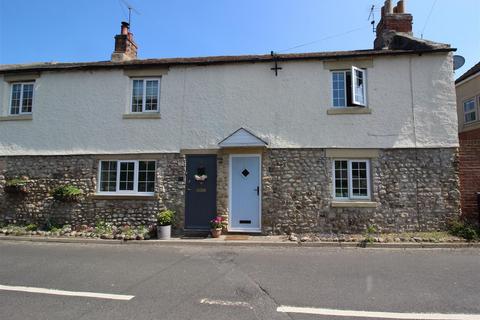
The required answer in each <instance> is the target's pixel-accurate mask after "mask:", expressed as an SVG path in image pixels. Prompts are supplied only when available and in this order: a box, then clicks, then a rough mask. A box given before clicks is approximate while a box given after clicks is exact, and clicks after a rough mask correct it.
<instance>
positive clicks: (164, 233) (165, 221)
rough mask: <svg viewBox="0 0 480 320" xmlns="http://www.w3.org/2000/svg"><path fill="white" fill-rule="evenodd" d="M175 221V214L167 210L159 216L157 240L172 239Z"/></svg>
mask: <svg viewBox="0 0 480 320" xmlns="http://www.w3.org/2000/svg"><path fill="white" fill-rule="evenodd" d="M174 221H175V212H173V211H171V210H165V211H162V212H159V213H158V214H157V238H158V239H160V240H168V239H170V235H171V233H172V224H173V223H174Z"/></svg>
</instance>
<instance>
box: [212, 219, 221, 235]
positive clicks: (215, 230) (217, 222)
mask: <svg viewBox="0 0 480 320" xmlns="http://www.w3.org/2000/svg"><path fill="white" fill-rule="evenodd" d="M222 228H223V218H222V217H220V216H217V217H216V218H215V219H213V220H210V233H211V234H212V238H218V237H220V235H221V234H222Z"/></svg>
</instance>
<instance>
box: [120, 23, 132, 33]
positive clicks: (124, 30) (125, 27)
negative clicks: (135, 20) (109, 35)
mask: <svg viewBox="0 0 480 320" xmlns="http://www.w3.org/2000/svg"><path fill="white" fill-rule="evenodd" d="M129 29H130V25H129V24H128V22H125V21H122V27H121V29H120V34H123V35H128V32H129Z"/></svg>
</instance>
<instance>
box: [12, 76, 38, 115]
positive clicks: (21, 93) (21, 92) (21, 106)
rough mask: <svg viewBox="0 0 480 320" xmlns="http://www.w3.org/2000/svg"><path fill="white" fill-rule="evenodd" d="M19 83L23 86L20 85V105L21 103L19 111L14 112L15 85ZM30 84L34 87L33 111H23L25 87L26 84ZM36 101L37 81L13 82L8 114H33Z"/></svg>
mask: <svg viewBox="0 0 480 320" xmlns="http://www.w3.org/2000/svg"><path fill="white" fill-rule="evenodd" d="M17 84H19V85H21V87H20V105H19V109H18V113H12V98H13V86H14V85H17ZM30 84H31V85H33V89H32V111H30V112H23V111H22V109H23V87H24V86H25V85H30ZM34 101H35V81H24V82H12V83H11V84H10V100H9V104H8V114H9V115H11V116H18V115H21V114H32V113H33V106H34Z"/></svg>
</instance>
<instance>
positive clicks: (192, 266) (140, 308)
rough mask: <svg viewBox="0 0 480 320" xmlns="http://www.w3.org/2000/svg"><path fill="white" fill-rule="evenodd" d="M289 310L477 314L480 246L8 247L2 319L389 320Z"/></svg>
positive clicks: (1, 249) (0, 251)
mask: <svg viewBox="0 0 480 320" xmlns="http://www.w3.org/2000/svg"><path fill="white" fill-rule="evenodd" d="M1 286H15V287H17V286H25V287H35V288H47V289H58V290H67V291H75V292H95V293H108V294H119V295H133V296H135V297H134V298H133V299H131V300H128V301H121V300H110V299H99V298H92V297H78V296H64V295H50V294H44V293H30V292H17V291H5V290H2V289H1ZM281 305H287V306H295V307H310V308H328V309H334V310H362V311H382V312H389V313H392V312H393V313H397V312H398V313H404V312H409V313H446V314H452V313H462V314H464V313H466V314H477V315H478V314H480V250H479V249H453V250H439V249H430V250H429V249H418V250H415V249H408V250H401V249H361V248H358V249H337V248H335V249H333V248H332V249H330V248H263V247H258V248H251V247H248V248H247V247H245V248H241V247H218V246H217V247H204V246H201V247H200V246H195V247H194V246H192V247H186V246H178V247H175V246H172V247H167V246H161V247H160V246H154V245H146V246H142V245H93V244H90V245H82V244H55V243H20V242H7V241H1V242H0V319H11V320H19V319H22V320H23V319H39V320H40V319H48V320H55V319H115V320H120V319H138V320H143V319H161V320H164V319H166V320H169V319H195V320H203V319H205V320H207V319H208V320H211V319H239V320H242V319H384V318H374V317H370V318H358V317H338V316H332V315H329V316H327V315H311V314H301V313H283V312H278V311H277V308H278V307H279V306H281ZM475 319H476V318H475ZM478 319H480V316H479V318H478Z"/></svg>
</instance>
